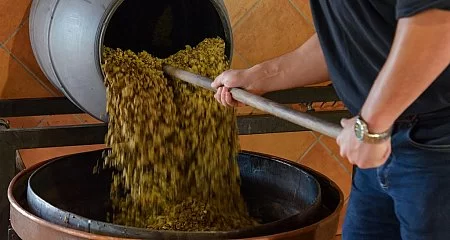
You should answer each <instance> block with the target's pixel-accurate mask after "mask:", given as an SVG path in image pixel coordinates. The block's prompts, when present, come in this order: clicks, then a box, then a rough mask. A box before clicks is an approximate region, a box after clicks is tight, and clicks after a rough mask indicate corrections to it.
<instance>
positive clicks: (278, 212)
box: [8, 151, 344, 240]
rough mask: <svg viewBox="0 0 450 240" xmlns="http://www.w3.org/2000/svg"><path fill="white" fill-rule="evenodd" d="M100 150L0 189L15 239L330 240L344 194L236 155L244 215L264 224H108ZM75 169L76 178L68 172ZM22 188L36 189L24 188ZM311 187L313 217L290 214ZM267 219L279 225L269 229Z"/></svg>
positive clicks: (282, 166) (252, 156)
mask: <svg viewBox="0 0 450 240" xmlns="http://www.w3.org/2000/svg"><path fill="white" fill-rule="evenodd" d="M101 153H102V151H94V152H88V153H80V154H75V155H70V156H65V157H62V158H58V159H55V160H49V161H48V162H46V163H43V164H39V165H36V166H33V167H31V168H30V169H27V170H25V171H23V172H21V173H20V174H18V175H17V176H16V177H15V178H14V179H13V181H12V182H11V184H10V186H9V190H8V198H9V201H10V203H11V224H12V226H13V228H14V229H15V231H16V232H17V234H18V235H19V236H20V237H21V238H22V239H23V240H37V239H39V240H40V239H47V240H51V239H124V238H127V239H128V238H131V239H229V238H233V239H259V240H263V239H264V240H270V239H278V240H288V239H305V240H310V239H311V240H313V239H314V240H315V239H317V240H331V239H333V238H334V235H335V233H336V231H337V227H338V221H339V215H340V211H341V209H342V207H343V204H344V196H343V193H342V191H341V190H340V189H339V188H338V187H337V185H336V184H335V183H334V182H332V181H331V180H330V179H329V178H327V177H325V176H324V175H322V174H320V173H318V172H316V171H314V170H311V169H309V168H307V167H304V166H302V165H299V164H297V163H293V162H290V161H287V160H283V159H279V158H275V157H272V156H267V155H263V154H258V153H251V152H242V153H241V154H240V156H239V160H238V161H239V165H240V168H241V173H242V176H243V181H242V183H243V184H242V192H243V195H244V197H245V198H246V200H247V201H248V205H249V207H250V212H251V214H254V215H255V214H259V216H262V217H263V218H265V219H266V221H267V222H268V225H265V226H264V225H262V228H260V229H256V230H257V231H254V230H255V229H253V230H251V229H250V231H245V230H243V231H241V230H238V231H234V232H205V233H186V232H169V231H151V230H148V229H139V228H126V227H124V226H117V225H111V224H108V223H106V222H104V221H101V220H102V219H103V218H104V216H105V213H106V211H108V204H106V203H107V198H108V194H107V193H108V187H109V181H108V177H106V176H107V175H108V173H107V172H104V173H103V174H100V175H93V174H92V168H91V167H93V166H94V165H95V164H97V160H100V162H101V155H102V154H101ZM75 169H76V172H77V173H74V172H75V171H74V170H75ZM49 173H50V174H49ZM32 175H34V176H33V177H30V176H32ZM38 175H40V176H38ZM33 178H34V179H33ZM314 179H316V180H317V183H318V184H319V188H317V186H316V185H315V182H316V181H315V180H314ZM30 184H31V185H34V184H37V185H38V186H35V187H33V188H30V187H29V186H30ZM39 184H44V185H42V186H39ZM68 184H70V185H68ZM27 189H28V190H27ZM33 189H34V190H33ZM317 189H320V194H318V196H320V197H321V200H322V201H321V202H320V204H319V205H318V206H317V207H316V210H315V211H314V214H312V215H310V216H306V215H302V214H300V215H299V216H300V217H298V216H297V217H296V214H297V213H303V214H304V209H305V206H308V205H311V202H310V201H311V200H312V201H313V202H314V201H315V200H314V199H316V197H315V195H316V194H315V192H314V191H316V190H317ZM31 191H32V192H34V194H33V193H31ZM87 193H89V194H88V195H86V194H87ZM37 194H40V195H37ZM33 195H34V196H33ZM308 201H309V202H308ZM281 205H282V207H280V206H281ZM77 213H78V214H77ZM289 216H291V217H289ZM289 219H290V220H289ZM295 219H297V220H298V221H297V222H296V220H295ZM274 220H275V222H274ZM270 222H272V223H279V224H278V225H277V224H275V225H272V226H276V227H275V228H273V227H272V228H271V227H270V226H269V225H270ZM267 226H269V227H267ZM247 230H248V229H247Z"/></svg>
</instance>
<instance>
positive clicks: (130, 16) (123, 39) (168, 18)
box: [30, 0, 233, 122]
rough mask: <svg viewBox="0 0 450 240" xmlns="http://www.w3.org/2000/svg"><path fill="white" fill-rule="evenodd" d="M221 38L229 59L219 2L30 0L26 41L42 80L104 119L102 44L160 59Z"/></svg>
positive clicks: (229, 40) (225, 20) (228, 36)
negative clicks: (31, 0)
mask: <svg viewBox="0 0 450 240" xmlns="http://www.w3.org/2000/svg"><path fill="white" fill-rule="evenodd" d="M207 37H221V38H222V39H224V40H225V43H226V54H227V56H228V58H229V59H230V60H231V59H232V49H233V45H232V33H231V24H230V21H229V18H228V14H227V11H226V8H225V5H224V3H223V1H222V0H164V1H149V0H132V1H124V0H85V1H73V0H34V1H33V4H32V7H31V12H30V39H31V45H32V48H33V52H34V55H35V56H36V59H37V61H38V63H39V65H40V67H41V69H42V70H43V72H44V73H45V75H46V76H47V78H48V79H50V81H51V82H52V83H53V84H54V85H55V87H56V88H58V89H60V90H61V92H63V93H64V94H65V96H66V97H67V98H69V99H70V100H71V101H72V102H73V103H74V104H75V105H77V106H78V107H79V108H81V109H82V110H83V111H85V112H86V113H89V114H91V115H92V116H94V117H95V118H97V119H99V120H102V121H105V122H106V121H107V120H108V117H107V114H106V88H105V86H104V81H103V79H104V75H103V72H102V70H101V64H100V63H101V51H102V46H107V47H113V48H117V47H118V48H122V49H131V50H134V51H142V50H146V51H147V52H149V53H151V54H153V55H155V56H157V57H166V56H168V55H170V54H173V53H175V52H177V51H179V50H181V49H183V48H184V47H185V45H191V46H194V45H196V44H198V43H199V42H201V41H202V40H203V39H204V38H207Z"/></svg>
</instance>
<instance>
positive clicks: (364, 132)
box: [355, 115, 392, 143]
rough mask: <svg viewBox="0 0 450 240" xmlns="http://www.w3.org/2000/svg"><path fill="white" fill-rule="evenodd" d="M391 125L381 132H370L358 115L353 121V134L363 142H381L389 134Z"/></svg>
mask: <svg viewBox="0 0 450 240" xmlns="http://www.w3.org/2000/svg"><path fill="white" fill-rule="evenodd" d="M391 133H392V127H391V128H389V129H388V130H386V131H385V132H382V133H371V132H369V128H368V126H367V123H366V121H364V119H363V118H362V117H361V115H358V116H357V117H356V122H355V135H356V138H357V139H358V140H360V141H361V142H365V143H381V142H383V141H384V140H386V139H388V138H389V137H390V136H391Z"/></svg>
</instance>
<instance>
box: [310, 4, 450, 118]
mask: <svg viewBox="0 0 450 240" xmlns="http://www.w3.org/2000/svg"><path fill="white" fill-rule="evenodd" d="M310 2H311V10H312V13H313V18H314V25H315V28H316V32H317V34H318V37H319V39H320V42H321V46H322V49H323V52H324V55H325V59H326V62H327V65H328V70H329V73H330V78H331V81H332V83H333V86H334V88H335V90H336V92H337V94H338V96H339V97H340V99H341V100H342V101H343V102H344V104H345V105H346V106H347V107H348V109H349V111H350V112H351V113H352V114H358V113H359V112H360V110H361V107H362V105H363V104H364V102H365V100H366V98H367V96H368V94H369V91H370V89H371V87H372V85H373V83H374V81H375V79H376V77H377V75H378V73H379V72H380V70H381V68H382V67H383V65H384V63H385V61H386V59H387V57H388V54H389V51H390V49H391V46H392V43H393V40H394V35H395V30H396V26H397V21H398V20H399V18H402V17H408V16H412V15H414V14H417V13H420V12H422V11H424V10H428V9H431V8H438V9H444V10H450V0H311V1H310ZM449 44H450V43H449ZM417 48H420V46H417ZM413 81H414V80H413V79H412V80H411V84H414V82H413ZM449 106H450V67H449V66H448V67H447V68H446V69H445V71H444V72H443V73H442V74H441V75H440V76H439V77H438V79H436V81H435V82H434V83H433V84H432V85H431V86H430V87H429V88H428V89H427V90H426V91H425V92H424V93H423V94H422V95H421V96H420V97H419V98H418V99H417V100H416V101H415V102H414V103H413V104H412V105H411V106H410V107H409V108H408V109H407V110H406V111H405V112H404V113H403V115H411V114H420V113H426V112H430V111H435V110H439V109H443V108H446V107H449Z"/></svg>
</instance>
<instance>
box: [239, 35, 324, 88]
mask: <svg viewBox="0 0 450 240" xmlns="http://www.w3.org/2000/svg"><path fill="white" fill-rule="evenodd" d="M247 74H251V75H253V76H256V77H257V78H258V81H257V83H258V84H260V86H258V87H255V88H258V89H261V90H262V91H263V92H272V91H277V90H284V89H290V88H295V87H302V86H306V85H311V84H316V83H322V82H326V81H327V80H328V70H327V66H326V63H325V58H324V56H323V52H322V49H321V47H320V43H319V39H318V37H317V34H314V35H313V36H312V37H311V38H310V39H309V40H308V41H306V42H305V43H304V44H303V45H302V46H301V47H299V48H298V49H296V50H294V51H292V52H289V53H287V54H285V55H282V56H280V57H277V58H274V59H271V60H268V61H265V62H263V63H261V64H258V65H255V66H254V67H252V68H250V69H249V70H248V71H247Z"/></svg>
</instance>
